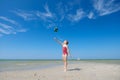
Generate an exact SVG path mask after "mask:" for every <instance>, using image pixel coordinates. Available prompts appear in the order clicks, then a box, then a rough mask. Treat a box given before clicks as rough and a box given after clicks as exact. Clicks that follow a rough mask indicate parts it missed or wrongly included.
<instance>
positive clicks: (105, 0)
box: [93, 0, 120, 16]
mask: <svg viewBox="0 0 120 80" xmlns="http://www.w3.org/2000/svg"><path fill="white" fill-rule="evenodd" d="M93 7H94V9H95V10H96V11H97V12H98V14H99V15H100V16H104V15H108V14H111V13H114V12H117V11H119V10H120V4H119V3H118V4H116V3H115V0H94V3H93Z"/></svg>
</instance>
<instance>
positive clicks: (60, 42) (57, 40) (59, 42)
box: [54, 37, 62, 45]
mask: <svg viewBox="0 0 120 80" xmlns="http://www.w3.org/2000/svg"><path fill="white" fill-rule="evenodd" d="M54 40H55V41H56V42H57V43H58V44H60V45H62V41H60V40H59V39H57V38H56V37H55V38H54Z"/></svg>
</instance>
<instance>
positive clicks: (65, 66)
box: [54, 38, 70, 72]
mask: <svg viewBox="0 0 120 80" xmlns="http://www.w3.org/2000/svg"><path fill="white" fill-rule="evenodd" d="M54 40H55V41H56V42H58V43H59V44H60V45H61V46H62V47H63V45H68V41H67V40H65V41H64V42H63V43H62V42H61V41H60V40H58V39H57V38H54ZM66 47H67V52H68V55H70V53H69V48H68V46H66ZM68 55H66V54H65V55H64V54H63V55H62V57H63V62H64V71H65V72H66V71H67V65H68V64H67V57H68Z"/></svg>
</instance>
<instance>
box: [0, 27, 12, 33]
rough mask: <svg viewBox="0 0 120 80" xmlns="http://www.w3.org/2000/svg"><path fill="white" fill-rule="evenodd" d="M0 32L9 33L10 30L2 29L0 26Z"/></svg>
mask: <svg viewBox="0 0 120 80" xmlns="http://www.w3.org/2000/svg"><path fill="white" fill-rule="evenodd" d="M0 33H2V34H10V32H9V31H8V30H5V29H2V28H0Z"/></svg>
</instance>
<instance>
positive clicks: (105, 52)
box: [0, 0, 120, 59]
mask: <svg viewBox="0 0 120 80" xmlns="http://www.w3.org/2000/svg"><path fill="white" fill-rule="evenodd" d="M56 26H57V27H58V29H59V30H58V32H57V33H55V32H54V27H56ZM54 37H57V38H59V39H60V40H62V41H63V40H66V39H67V40H68V41H69V48H70V51H71V54H72V56H73V57H74V58H81V59H120V1H119V0H87V1H86V0H11V1H9V0H0V59H60V58H61V57H62V56H61V55H62V51H61V46H60V45H59V44H57V43H56V42H55V41H54V40H53V38H54Z"/></svg>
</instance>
